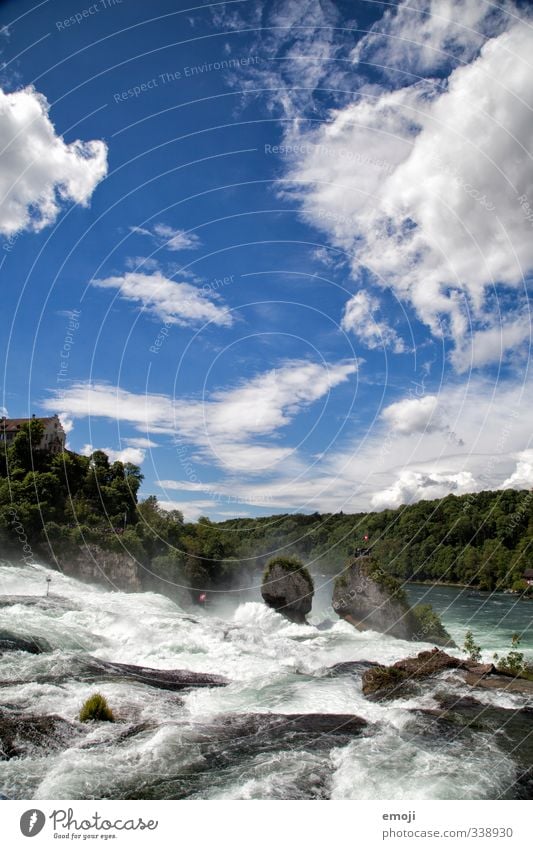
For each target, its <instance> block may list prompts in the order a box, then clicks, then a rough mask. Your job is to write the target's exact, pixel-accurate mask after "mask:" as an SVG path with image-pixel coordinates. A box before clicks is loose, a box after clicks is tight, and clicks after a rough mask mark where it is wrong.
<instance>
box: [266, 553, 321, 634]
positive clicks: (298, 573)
mask: <svg viewBox="0 0 533 849" xmlns="http://www.w3.org/2000/svg"><path fill="white" fill-rule="evenodd" d="M313 594H314V586H313V579H312V578H311V575H310V574H309V572H308V571H307V569H306V568H305V566H304V565H303V563H302V562H301V561H300V560H298V558H296V557H274V558H272V560H270V561H269V562H268V564H267V567H266V569H265V573H264V575H263V583H262V585H261V595H262V596H263V600H264V601H265V604H267V605H268V606H269V607H272V608H273V609H274V610H277V612H278V613H281V614H283V616H285V617H286V618H287V619H289V620H290V621H291V622H297V623H299V624H305V622H306V616H307V614H308V613H310V612H311V607H312V604H313Z"/></svg>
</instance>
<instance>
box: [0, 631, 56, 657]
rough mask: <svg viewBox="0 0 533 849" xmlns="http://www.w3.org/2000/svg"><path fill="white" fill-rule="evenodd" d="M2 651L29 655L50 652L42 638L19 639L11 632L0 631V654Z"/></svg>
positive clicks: (26, 637) (27, 637)
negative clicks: (23, 652)
mask: <svg viewBox="0 0 533 849" xmlns="http://www.w3.org/2000/svg"><path fill="white" fill-rule="evenodd" d="M4 651H25V652H29V653H30V654H42V653H43V652H48V651H52V649H51V647H50V646H49V644H48V643H47V642H46V640H43V639H42V637H29V636H25V637H20V636H19V635H18V634H13V633H12V632H11V631H5V630H4V629H1V630H0V653H1V652H4Z"/></svg>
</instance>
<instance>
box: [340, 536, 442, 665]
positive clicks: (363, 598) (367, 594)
mask: <svg viewBox="0 0 533 849" xmlns="http://www.w3.org/2000/svg"><path fill="white" fill-rule="evenodd" d="M333 609H334V610H335V611H336V612H337V614H338V615H339V616H340V617H341V618H342V619H346V620H347V621H348V622H350V623H351V624H352V625H354V626H355V627H356V628H358V629H359V630H361V631H366V630H369V629H370V630H372V631H379V632H380V633H382V634H390V635H391V636H393V637H398V638H399V639H401V640H419V641H420V642H425V643H433V645H437V646H447V647H449V648H456V646H455V643H454V642H453V640H452V638H451V637H450V635H449V634H448V632H447V631H446V629H445V628H444V626H443V624H442V622H441V621H440V619H439V617H438V615H437V614H436V613H435V611H434V610H433V609H432V607H431V605H430V604H419V605H417V606H416V607H410V606H409V603H408V601H407V596H406V594H405V592H404V590H403V589H402V587H401V585H400V583H399V582H398V581H397V580H396V578H393V577H392V576H391V575H388V574H387V573H386V572H384V571H383V570H382V569H381V568H380V567H379V565H378V564H377V563H376V561H375V559H374V558H373V557H372V556H371V555H370V554H367V553H364V554H361V555H360V556H356V557H355V558H354V559H353V560H352V561H351V562H349V563H348V565H347V567H346V568H345V569H344V571H343V572H342V574H341V575H339V576H338V578H337V580H336V581H335V587H334V590H333Z"/></svg>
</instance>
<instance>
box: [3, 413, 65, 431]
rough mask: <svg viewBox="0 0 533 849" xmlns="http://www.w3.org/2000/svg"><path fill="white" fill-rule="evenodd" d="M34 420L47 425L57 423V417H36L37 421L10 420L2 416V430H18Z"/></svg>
mask: <svg viewBox="0 0 533 849" xmlns="http://www.w3.org/2000/svg"><path fill="white" fill-rule="evenodd" d="M34 420H35V421H39V422H42V423H43V424H47V423H48V422H50V423H51V422H55V421H57V416H35V419H33V418H31V419H8V418H6V417H5V416H2V419H1V420H0V427H1V428H2V430H7V431H8V432H9V431H11V430H18V429H19V427H20V426H21V425H23V424H26V423H27V422H31V421H34Z"/></svg>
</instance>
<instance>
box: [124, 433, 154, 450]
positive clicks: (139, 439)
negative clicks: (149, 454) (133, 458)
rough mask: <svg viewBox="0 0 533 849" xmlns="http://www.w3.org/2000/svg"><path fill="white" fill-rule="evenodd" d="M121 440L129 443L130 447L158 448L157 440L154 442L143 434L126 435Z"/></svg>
mask: <svg viewBox="0 0 533 849" xmlns="http://www.w3.org/2000/svg"><path fill="white" fill-rule="evenodd" d="M122 442H125V443H126V445H130V446H131V447H132V448H158V447H159V445H158V443H157V442H154V441H153V439H147V438H146V437H145V436H134V437H131V436H129V437H127V438H125V439H122Z"/></svg>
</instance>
